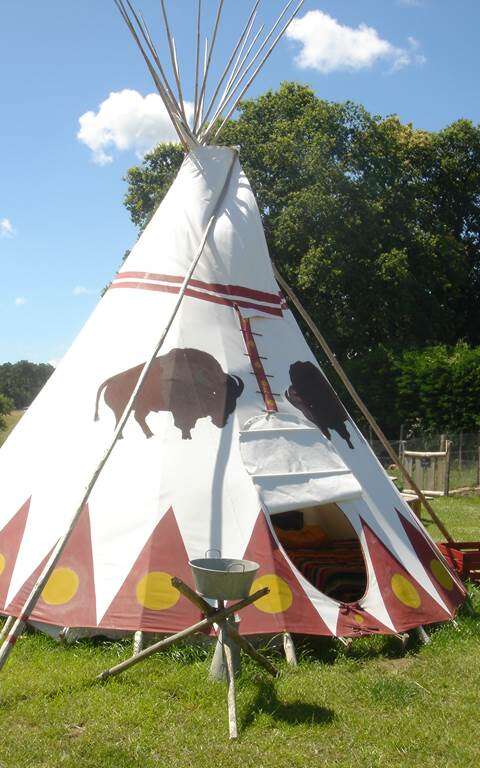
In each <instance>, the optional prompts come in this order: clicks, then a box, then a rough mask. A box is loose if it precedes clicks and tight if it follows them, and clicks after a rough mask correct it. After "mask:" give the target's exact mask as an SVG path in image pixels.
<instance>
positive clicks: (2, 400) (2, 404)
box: [0, 394, 13, 432]
mask: <svg viewBox="0 0 480 768" xmlns="http://www.w3.org/2000/svg"><path fill="white" fill-rule="evenodd" d="M12 408H13V403H12V401H11V400H9V399H8V397H5V395H1V394H0V432H1V431H2V430H3V429H5V427H6V422H5V419H4V416H8V414H9V413H10V411H11V410H12Z"/></svg>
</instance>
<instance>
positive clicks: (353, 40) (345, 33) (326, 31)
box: [287, 10, 425, 74]
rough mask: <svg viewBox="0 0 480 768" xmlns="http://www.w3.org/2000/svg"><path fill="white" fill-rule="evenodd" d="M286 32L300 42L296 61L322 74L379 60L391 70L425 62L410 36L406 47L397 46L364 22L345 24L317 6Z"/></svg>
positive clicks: (350, 69) (360, 66)
mask: <svg viewBox="0 0 480 768" xmlns="http://www.w3.org/2000/svg"><path fill="white" fill-rule="evenodd" d="M287 36H288V37H289V38H290V39H291V40H295V41H296V42H298V43H300V44H301V49H300V52H299V53H298V55H297V56H296V58H295V62H296V64H298V66H299V67H301V68H302V69H316V70H317V71H318V72H322V74H328V73H329V72H334V71H338V70H347V71H350V72H354V71H357V70H359V69H366V68H368V67H371V66H373V64H375V63H377V62H378V61H380V60H383V61H386V62H389V64H390V70H391V71H397V70H399V69H402V68H403V67H406V66H408V65H409V64H423V63H424V62H425V57H424V56H422V55H421V54H419V53H418V48H419V44H418V42H417V41H416V40H414V41H413V38H409V40H408V47H407V48H398V47H397V46H395V45H393V44H392V43H390V42H389V41H388V40H384V39H383V38H382V37H380V35H379V33H378V32H377V30H376V29H374V28H373V27H369V26H367V24H364V23H362V24H359V26H358V27H355V28H354V27H348V26H346V25H345V24H340V23H339V22H338V21H337V20H336V19H334V18H333V17H332V16H329V15H328V13H324V12H323V11H318V10H317V11H309V12H308V13H306V14H305V16H303V17H302V18H300V19H294V21H292V23H291V25H290V27H289V29H288V31H287ZM412 41H413V43H412Z"/></svg>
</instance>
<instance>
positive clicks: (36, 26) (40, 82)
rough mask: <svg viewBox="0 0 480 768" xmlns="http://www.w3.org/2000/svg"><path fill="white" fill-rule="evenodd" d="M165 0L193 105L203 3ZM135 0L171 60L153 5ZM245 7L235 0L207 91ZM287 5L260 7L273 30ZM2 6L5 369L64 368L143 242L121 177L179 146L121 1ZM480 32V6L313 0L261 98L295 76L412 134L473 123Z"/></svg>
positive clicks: (260, 88)
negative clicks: (155, 153)
mask: <svg viewBox="0 0 480 768" xmlns="http://www.w3.org/2000/svg"><path fill="white" fill-rule="evenodd" d="M167 3H168V9H169V13H170V21H171V26H172V28H173V30H174V34H175V41H176V46H177V50H178V52H179V58H180V68H181V72H182V80H183V81H184V91H185V99H186V100H187V101H189V100H191V99H192V97H193V72H194V57H195V46H194V24H195V21H194V15H195V11H194V7H195V3H194V0H167ZM137 4H138V6H139V7H140V9H141V10H142V12H143V13H144V15H145V17H146V19H147V21H148V23H149V26H150V28H151V30H152V31H154V32H155V33H156V38H157V40H158V43H159V47H160V50H161V51H163V52H165V53H166V48H165V40H164V38H163V37H162V34H161V16H160V9H159V2H158V0H137ZM204 7H205V9H206V19H205V34H207V35H210V29H211V24H212V21H213V15H214V10H215V8H216V0H204ZM250 7H251V3H250V2H246V1H245V2H244V0H225V10H224V16H223V19H222V22H221V26H220V30H219V39H218V40H219V41H218V45H217V47H216V58H215V60H216V61H217V67H216V68H215V67H214V68H213V70H212V76H211V82H212V83H215V82H216V77H215V74H216V73H218V72H219V68H220V69H221V68H223V65H224V63H225V62H226V60H227V58H228V56H229V53H230V51H231V49H232V48H233V46H234V45H235V43H236V39H237V37H238V35H239V33H240V31H241V28H242V25H243V23H244V21H243V20H244V19H245V18H246V16H248V13H249V9H250ZM262 7H263V10H262ZM282 7H283V6H282V2H281V0H263V3H262V4H261V6H260V11H259V18H260V17H261V21H262V23H263V22H265V23H266V24H268V22H269V21H270V23H272V22H273V19H274V16H275V13H277V14H278V12H279V11H280V10H281V8H282ZM0 9H1V26H0V71H1V72H2V78H1V82H0V363H2V362H6V361H11V362H15V361H16V360H21V359H28V360H32V361H35V362H47V361H51V362H53V363H54V364H55V362H56V361H58V360H59V359H61V357H62V355H63V354H64V353H65V352H66V350H67V349H68V347H69V346H70V344H71V343H72V341H73V340H74V338H75V336H76V335H77V333H78V332H79V330H80V329H81V327H82V325H83V323H84V322H85V321H86V319H87V318H88V316H89V314H90V313H91V312H92V310H93V308H94V307H95V305H96V303H97V301H98V299H99V295H100V291H101V290H102V288H103V287H104V286H105V284H107V283H108V282H109V280H110V279H111V277H112V276H113V275H114V274H115V272H116V270H117V268H118V266H119V263H120V261H121V258H122V255H123V253H124V251H125V250H126V249H127V248H129V247H131V246H132V245H133V244H134V243H135V240H136V237H137V233H136V230H135V228H134V227H133V225H132V224H131V222H130V220H129V216H128V213H127V211H126V209H125V208H124V206H123V203H122V200H123V196H124V194H125V192H126V184H125V181H124V176H125V172H126V171H127V169H128V168H130V167H131V166H133V165H136V164H138V163H140V162H141V158H142V156H143V154H144V153H145V152H146V151H148V150H149V149H150V148H152V147H153V146H154V145H155V144H156V143H157V142H158V141H162V140H164V141H165V140H172V139H173V138H174V136H173V133H172V129H171V126H170V125H169V123H168V120H167V119H166V116H165V113H164V111H163V108H162V106H161V103H160V100H159V97H158V96H156V95H154V86H153V84H152V83H151V81H150V79H149V75H148V72H147V71H146V68H145V65H144V63H143V61H142V60H141V58H140V55H139V54H138V52H137V50H136V49H135V47H134V44H133V42H132V41H131V39H130V37H129V34H128V31H127V30H126V28H125V26H124V24H123V22H122V20H121V18H120V16H119V14H118V12H117V11H116V9H115V6H114V3H113V0H42V2H35V0H0ZM209 28H210V29H209ZM479 28H480V3H479V2H478V0H455V2H452V0H306V2H305V4H304V7H303V9H302V10H301V12H300V14H299V16H298V18H297V20H296V21H295V22H294V24H293V25H292V26H291V28H290V32H289V35H288V37H287V38H286V39H285V40H283V41H282V43H281V44H280V45H279V47H278V48H277V49H276V51H275V53H274V54H273V56H272V57H271V59H270V60H269V62H268V63H267V65H266V67H265V68H264V70H263V71H262V73H261V74H260V76H259V77H258V79H257V80H256V81H255V83H254V85H253V87H252V89H251V91H250V95H251V96H256V95H259V94H260V93H262V92H264V91H265V90H266V89H268V88H276V87H278V85H279V84H280V83H281V82H282V81H284V80H297V81H299V82H302V83H306V84H308V85H309V86H311V87H312V88H313V89H314V91H315V93H316V94H317V95H318V96H320V97H322V98H325V99H329V100H332V101H344V100H346V99H351V100H353V101H357V102H360V103H362V104H363V105H365V106H366V108H367V109H368V110H370V111H371V112H373V113H375V114H379V115H388V114H393V113H395V114H398V115H399V116H400V118H401V120H403V121H405V122H411V123H413V125H414V126H415V127H417V128H424V129H428V130H440V129H441V128H443V127H444V126H446V125H448V124H449V123H451V122H452V121H454V120H456V119H458V118H461V117H463V118H469V119H471V120H473V121H474V122H475V123H478V122H480V101H479V98H478V97H479V71H478V70H479V66H478V29H479Z"/></svg>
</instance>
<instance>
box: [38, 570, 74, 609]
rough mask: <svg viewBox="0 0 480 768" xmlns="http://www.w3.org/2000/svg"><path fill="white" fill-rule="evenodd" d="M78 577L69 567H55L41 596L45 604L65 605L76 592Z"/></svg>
mask: <svg viewBox="0 0 480 768" xmlns="http://www.w3.org/2000/svg"><path fill="white" fill-rule="evenodd" d="M79 585H80V579H79V578H78V574H76V573H75V571H72V569H71V568H55V570H54V571H53V573H52V575H51V576H50V578H49V580H48V581H47V584H46V586H45V589H44V590H43V592H42V598H43V600H44V602H45V603H47V605H65V603H69V602H70V600H72V599H73V598H74V597H75V595H76V594H77V590H78V587H79Z"/></svg>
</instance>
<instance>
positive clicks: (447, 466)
mask: <svg viewBox="0 0 480 768" xmlns="http://www.w3.org/2000/svg"><path fill="white" fill-rule="evenodd" d="M451 449H452V441H451V440H447V441H446V446H445V452H446V455H445V476H444V479H443V483H444V485H443V493H444V495H445V496H448V495H449V493H450V459H451V453H452V450H451Z"/></svg>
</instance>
